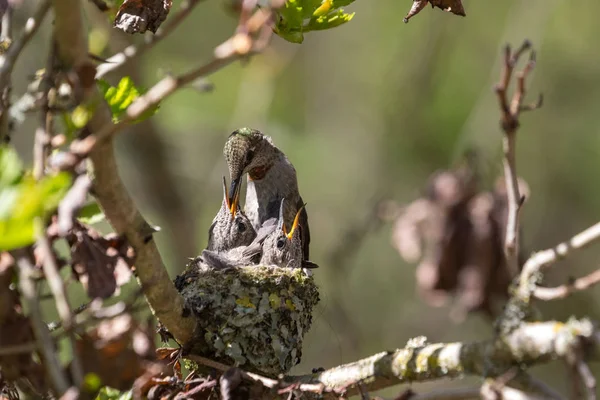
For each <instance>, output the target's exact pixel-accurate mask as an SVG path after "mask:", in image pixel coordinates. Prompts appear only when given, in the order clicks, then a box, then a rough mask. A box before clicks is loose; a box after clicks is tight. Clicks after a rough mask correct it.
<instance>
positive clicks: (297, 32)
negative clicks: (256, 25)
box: [275, 0, 354, 43]
mask: <svg viewBox="0 0 600 400" xmlns="http://www.w3.org/2000/svg"><path fill="white" fill-rule="evenodd" d="M353 2H354V0H288V1H286V3H285V6H284V7H282V8H281V9H280V10H279V11H278V17H279V18H278V20H277V24H276V26H275V33H277V35H279V36H281V37H282V38H284V39H285V40H287V41H288V42H292V43H302V42H303V41H304V33H306V32H310V31H315V30H324V29H331V28H335V27H336V26H340V25H342V24H344V23H346V22H348V21H350V20H351V19H352V17H353V16H354V13H352V14H346V13H344V10H343V9H342V8H341V7H344V6H347V5H349V4H351V3H353Z"/></svg>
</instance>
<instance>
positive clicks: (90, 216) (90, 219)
mask: <svg viewBox="0 0 600 400" xmlns="http://www.w3.org/2000/svg"><path fill="white" fill-rule="evenodd" d="M104 218H105V216H104V212H102V210H101V209H100V206H99V205H98V203H96V202H95V201H94V202H92V203H89V204H86V205H85V206H83V207H81V210H79V215H78V216H77V219H79V220H80V221H81V222H83V223H84V224H88V225H92V224H97V223H98V222H100V221H103V220H104Z"/></svg>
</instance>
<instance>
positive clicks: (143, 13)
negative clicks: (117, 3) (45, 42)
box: [114, 0, 173, 33]
mask: <svg viewBox="0 0 600 400" xmlns="http://www.w3.org/2000/svg"><path fill="white" fill-rule="evenodd" d="M172 4H173V2H172V0H125V1H124V2H123V4H122V5H121V7H120V8H119V11H118V12H117V16H116V17H115V23H114V26H115V27H116V28H119V29H121V30H123V31H125V32H127V33H144V32H146V30H150V31H151V32H152V33H156V31H157V29H158V28H159V27H160V24H162V22H163V21H164V20H165V19H166V18H167V15H168V14H169V10H171V5H172Z"/></svg>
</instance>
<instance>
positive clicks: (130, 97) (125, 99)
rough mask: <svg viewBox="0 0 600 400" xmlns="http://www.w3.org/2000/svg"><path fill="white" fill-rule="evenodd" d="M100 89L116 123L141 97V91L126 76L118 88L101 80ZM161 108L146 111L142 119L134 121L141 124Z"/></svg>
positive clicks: (156, 107)
mask: <svg viewBox="0 0 600 400" xmlns="http://www.w3.org/2000/svg"><path fill="white" fill-rule="evenodd" d="M97 84H98V89H100V92H102V94H103V95H104V100H106V102H107V103H108V106H109V107H110V112H111V114H112V117H113V121H114V122H118V121H119V120H120V119H121V117H122V116H123V115H125V113H126V111H127V107H129V106H130V105H131V104H132V103H133V102H134V101H135V100H136V99H137V98H138V97H140V95H141V94H142V93H141V91H140V90H139V89H138V88H136V87H135V85H134V84H133V81H132V80H131V78H130V77H129V76H125V77H123V78H121V80H120V81H119V83H118V84H117V86H116V87H115V86H111V85H110V84H109V83H108V82H106V81H104V80H102V79H99V80H98V82H97ZM158 108H159V106H158V105H157V106H155V107H152V108H150V109H149V110H148V111H146V112H145V113H144V114H142V116H141V117H140V118H138V119H137V120H135V121H134V123H135V122H141V121H143V120H145V119H147V118H149V117H151V116H152V115H154V113H156V111H157V110H158Z"/></svg>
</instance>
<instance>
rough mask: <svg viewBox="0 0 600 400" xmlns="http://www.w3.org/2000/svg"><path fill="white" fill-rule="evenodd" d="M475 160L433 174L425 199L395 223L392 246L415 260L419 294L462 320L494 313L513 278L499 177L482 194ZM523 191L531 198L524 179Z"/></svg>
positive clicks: (412, 261) (430, 303) (413, 204)
mask: <svg viewBox="0 0 600 400" xmlns="http://www.w3.org/2000/svg"><path fill="white" fill-rule="evenodd" d="M472 165H473V163H467V164H466V165H464V166H462V167H460V168H458V169H456V170H453V171H440V172H436V173H435V174H433V175H432V176H431V178H430V179H429V182H428V184H427V189H426V193H425V195H424V196H423V197H421V198H419V199H417V200H415V201H414V202H413V203H411V204H409V205H408V206H407V207H406V208H405V209H404V212H403V213H402V214H401V215H400V216H399V217H398V218H397V220H396V222H395V223H394V228H393V232H392V245H393V246H394V247H395V248H396V250H397V251H398V253H399V254H400V256H401V257H402V258H404V260H406V261H407V262H410V263H414V262H417V261H419V260H420V262H419V265H418V266H417V269H416V281H417V292H418V293H419V295H420V296H421V298H423V299H424V300H425V301H426V302H427V303H428V304H429V305H431V306H435V307H439V306H443V305H446V304H447V303H448V301H449V300H450V298H451V297H452V296H453V295H454V296H455V297H456V299H457V302H456V307H455V309H454V310H453V312H452V315H453V317H455V319H458V320H460V319H462V318H464V316H465V315H466V313H468V312H470V311H475V310H479V311H483V312H485V313H487V314H488V315H491V316H492V315H494V314H495V309H494V306H495V300H496V299H498V298H504V297H506V296H507V288H508V285H509V283H510V280H511V276H510V274H509V271H508V269H507V266H506V263H505V259H504V251H503V243H504V235H505V225H506V222H505V221H506V214H507V200H506V190H505V189H504V186H503V184H502V182H503V179H500V180H499V183H497V184H496V187H495V189H494V191H493V192H485V191H483V192H478V191H479V190H478V178H477V174H476V173H475V171H474V168H473V167H472ZM519 185H520V190H521V193H523V194H524V195H525V196H528V192H529V191H528V188H527V186H526V184H525V182H524V181H522V180H520V181H519Z"/></svg>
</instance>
